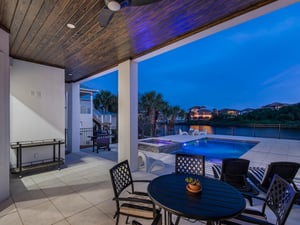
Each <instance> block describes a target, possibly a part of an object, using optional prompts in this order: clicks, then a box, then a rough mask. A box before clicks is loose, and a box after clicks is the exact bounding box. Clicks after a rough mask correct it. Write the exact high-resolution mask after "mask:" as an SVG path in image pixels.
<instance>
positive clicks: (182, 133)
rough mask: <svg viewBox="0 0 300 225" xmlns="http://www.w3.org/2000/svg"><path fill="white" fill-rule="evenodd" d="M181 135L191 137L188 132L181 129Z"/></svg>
mask: <svg viewBox="0 0 300 225" xmlns="http://www.w3.org/2000/svg"><path fill="white" fill-rule="evenodd" d="M179 134H180V135H189V134H188V132H186V131H182V130H181V129H179Z"/></svg>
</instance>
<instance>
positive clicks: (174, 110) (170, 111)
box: [163, 105, 186, 134]
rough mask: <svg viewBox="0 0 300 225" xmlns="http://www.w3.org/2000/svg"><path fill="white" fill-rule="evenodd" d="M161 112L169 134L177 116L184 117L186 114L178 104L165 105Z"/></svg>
mask: <svg viewBox="0 0 300 225" xmlns="http://www.w3.org/2000/svg"><path fill="white" fill-rule="evenodd" d="M163 114H164V116H165V118H166V120H167V121H168V122H167V126H168V133H169V134H171V132H172V130H173V129H174V125H175V121H176V118H177V117H181V118H184V117H185V116H186V112H185V111H184V110H183V109H181V108H180V107H179V106H169V105H168V106H167V107H166V108H165V109H164V110H163Z"/></svg>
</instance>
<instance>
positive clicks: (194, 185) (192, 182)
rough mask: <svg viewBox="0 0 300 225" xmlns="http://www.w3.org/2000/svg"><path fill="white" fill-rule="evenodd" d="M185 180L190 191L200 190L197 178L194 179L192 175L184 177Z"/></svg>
mask: <svg viewBox="0 0 300 225" xmlns="http://www.w3.org/2000/svg"><path fill="white" fill-rule="evenodd" d="M185 182H187V183H188V184H187V189H188V191H191V192H199V191H201V189H202V188H201V183H200V181H199V180H198V179H194V178H192V177H187V178H185Z"/></svg>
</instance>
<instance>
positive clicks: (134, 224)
mask: <svg viewBox="0 0 300 225" xmlns="http://www.w3.org/2000/svg"><path fill="white" fill-rule="evenodd" d="M132 225H143V224H141V223H140V222H138V221H136V220H133V221H132ZM151 225H162V215H161V213H159V214H157V215H156V216H155V218H154V220H153V222H152V223H151Z"/></svg>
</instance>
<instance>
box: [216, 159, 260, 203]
mask: <svg viewBox="0 0 300 225" xmlns="http://www.w3.org/2000/svg"><path fill="white" fill-rule="evenodd" d="M249 163H250V161H249V160H247V159H240V158H226V159H223V160H222V165H217V164H214V165H213V166H212V170H213V173H214V177H215V178H217V179H220V180H221V181H224V182H226V183H228V184H230V185H232V186H234V187H235V188H236V189H238V190H239V191H240V192H241V193H242V194H244V193H246V195H244V197H245V198H247V199H248V200H249V203H250V205H251V206H252V205H253V202H252V197H251V196H255V195H258V194H259V191H258V190H257V189H256V188H255V187H254V186H253V185H251V183H249V181H248V180H247V173H248V168H249Z"/></svg>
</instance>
